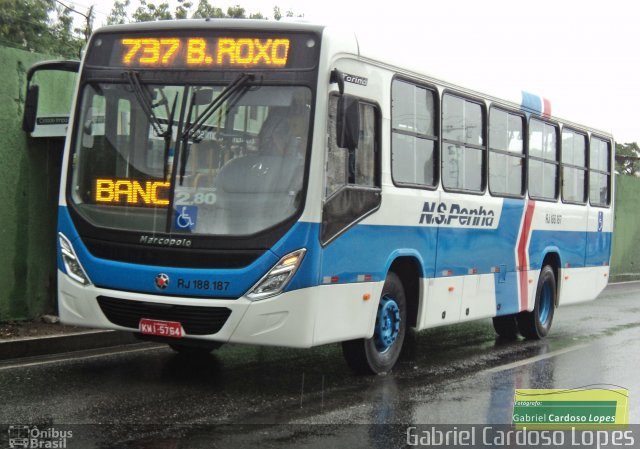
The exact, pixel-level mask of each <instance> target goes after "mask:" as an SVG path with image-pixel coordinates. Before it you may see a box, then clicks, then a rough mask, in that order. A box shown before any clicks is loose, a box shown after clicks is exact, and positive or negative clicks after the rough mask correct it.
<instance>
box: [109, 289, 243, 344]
mask: <svg viewBox="0 0 640 449" xmlns="http://www.w3.org/2000/svg"><path fill="white" fill-rule="evenodd" d="M97 300H98V304H99V305H100V308H101V309H102V313H104V315H105V316H106V317H107V319H108V320H109V321H111V322H112V323H113V324H117V325H118V326H122V327H128V328H131V329H136V330H137V329H138V327H139V323H140V320H141V319H142V318H147V319H152V320H161V321H177V322H179V323H180V324H182V328H183V329H184V331H185V332H186V333H187V334H189V335H211V334H215V333H217V332H218V331H220V329H222V326H224V323H226V322H227V319H228V318H229V315H231V310H230V309H228V308H226V307H200V306H185V305H176V304H160V303H155V302H141V301H130V300H126V299H118V298H109V297H107V296H98V298H97Z"/></svg>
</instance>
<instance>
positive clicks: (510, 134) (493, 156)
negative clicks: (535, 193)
mask: <svg viewBox="0 0 640 449" xmlns="http://www.w3.org/2000/svg"><path fill="white" fill-rule="evenodd" d="M523 129H524V118H523V117H522V116H521V115H519V114H513V113H510V112H507V111H503V110H501V109H497V108H492V109H491V114H490V117H489V190H490V191H491V193H492V194H494V195H500V196H522V195H523V194H524V168H525V163H524V162H525V157H524V135H523Z"/></svg>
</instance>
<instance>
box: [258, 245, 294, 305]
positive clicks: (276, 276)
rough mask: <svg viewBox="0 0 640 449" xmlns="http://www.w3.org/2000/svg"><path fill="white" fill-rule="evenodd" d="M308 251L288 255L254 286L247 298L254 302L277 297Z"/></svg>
mask: <svg viewBox="0 0 640 449" xmlns="http://www.w3.org/2000/svg"><path fill="white" fill-rule="evenodd" d="M306 252H307V250H306V249H304V248H303V249H299V250H298V251H294V252H292V253H289V254H287V255H286V256H284V257H283V258H282V259H280V260H279V261H278V263H277V264H275V265H274V267H273V268H272V269H271V270H269V272H268V273H267V274H265V275H264V276H263V277H262V279H260V280H259V281H258V283H257V284H256V285H254V286H253V287H252V288H251V290H250V291H249V293H248V294H247V297H248V298H249V299H252V300H254V301H257V300H260V299H265V298H269V297H271V296H275V295H277V294H279V293H281V292H282V290H284V288H285V287H286V286H287V284H288V283H289V281H290V280H291V278H292V277H293V275H294V274H295V273H296V271H297V270H298V267H299V266H300V264H301V263H302V259H303V258H304V255H305V253H306Z"/></svg>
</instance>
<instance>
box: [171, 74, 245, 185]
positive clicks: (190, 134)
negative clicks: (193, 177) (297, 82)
mask: <svg viewBox="0 0 640 449" xmlns="http://www.w3.org/2000/svg"><path fill="white" fill-rule="evenodd" d="M254 78H255V75H252V74H248V73H241V74H239V75H238V76H237V77H236V78H235V79H234V80H233V81H231V82H230V83H229V84H228V85H227V86H226V87H225V88H224V89H222V92H220V95H218V96H217V97H216V98H215V99H214V100H213V101H212V102H211V103H209V105H208V106H207V107H206V108H205V109H204V111H202V112H201V113H200V114H199V115H198V116H197V117H196V119H195V120H194V121H193V123H191V112H192V110H193V107H194V106H195V103H196V95H197V92H194V93H193V94H192V96H191V100H190V102H189V107H188V113H187V120H186V123H187V125H186V126H185V129H184V131H183V132H182V134H181V135H180V140H181V141H182V145H181V147H182V151H181V154H180V156H181V158H180V159H181V160H180V184H181V185H182V182H183V180H184V174H185V171H186V167H187V162H188V160H189V140H192V139H194V137H195V136H196V135H198V134H199V133H200V132H201V131H202V128H203V127H204V126H205V123H206V122H207V120H209V118H210V117H211V116H212V115H213V114H214V113H215V112H216V111H217V110H218V109H220V106H222V105H223V104H224V102H225V101H227V100H229V99H231V98H233V99H234V101H235V99H237V98H238V97H240V96H241V95H242V94H243V93H244V89H243V88H245V87H246V84H247V82H249V81H251V80H253V79H254Z"/></svg>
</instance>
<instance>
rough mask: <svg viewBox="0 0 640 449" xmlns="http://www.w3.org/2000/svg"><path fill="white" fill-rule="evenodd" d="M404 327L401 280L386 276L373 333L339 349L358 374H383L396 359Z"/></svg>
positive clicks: (405, 313)
mask: <svg viewBox="0 0 640 449" xmlns="http://www.w3.org/2000/svg"><path fill="white" fill-rule="evenodd" d="M406 327H407V302H406V298H405V293H404V287H403V286H402V281H400V278H399V277H398V275H396V274H395V273H393V272H391V273H389V274H388V275H387V279H386V280H385V282H384V286H383V287H382V294H381V295H380V302H379V303H378V312H377V315H376V324H375V327H374V332H373V336H372V337H371V338H366V339H363V338H361V339H358V340H351V341H345V342H343V343H342V352H343V354H344V357H345V359H346V361H347V364H348V365H349V367H350V368H351V369H352V370H353V371H355V372H356V373H357V374H380V373H386V372H388V371H390V370H391V368H393V366H394V365H395V364H396V362H397V361H398V357H399V356H400V351H401V350H402V344H403V342H404V336H405V333H406Z"/></svg>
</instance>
